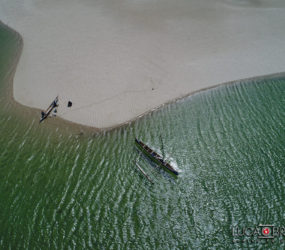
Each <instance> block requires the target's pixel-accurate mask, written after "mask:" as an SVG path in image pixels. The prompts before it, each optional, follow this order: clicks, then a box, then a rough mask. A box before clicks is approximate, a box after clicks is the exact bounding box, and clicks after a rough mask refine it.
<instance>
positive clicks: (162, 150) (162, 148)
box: [159, 135, 165, 160]
mask: <svg viewBox="0 0 285 250" xmlns="http://www.w3.org/2000/svg"><path fill="white" fill-rule="evenodd" d="M159 139H160V144H161V145H160V147H161V153H162V159H163V160H164V159H165V153H164V145H163V140H162V137H161V135H160V136H159Z"/></svg>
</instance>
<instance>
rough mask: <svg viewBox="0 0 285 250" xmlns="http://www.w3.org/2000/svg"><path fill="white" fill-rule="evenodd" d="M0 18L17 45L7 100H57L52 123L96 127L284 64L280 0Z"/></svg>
mask: <svg viewBox="0 0 285 250" xmlns="http://www.w3.org/2000/svg"><path fill="white" fill-rule="evenodd" d="M0 20H1V21H2V22H3V23H5V24H7V25H8V26H9V27H11V28H13V29H15V30H17V31H18V32H19V33H20V34H21V35H22V37H23V41H24V47H23V52H22V55H21V58H20V61H19V64H18V67H17V70H16V74H15V78H14V83H13V84H14V86H13V95H14V99H15V100H16V101H17V102H19V103H21V104H23V105H26V106H29V107H34V108H39V109H45V108H46V107H47V106H48V105H49V104H50V102H51V101H52V100H53V99H54V98H55V96H57V95H58V96H59V104H60V106H59V108H58V116H60V117H61V118H63V119H66V120H69V121H71V122H75V123H79V124H83V125H87V126H91V127H95V128H101V129H105V128H110V127H114V126H118V125H121V124H124V123H126V122H128V121H131V120H133V119H134V118H136V117H138V116H140V115H142V114H144V113H146V112H148V111H150V110H153V109H155V108H157V107H159V106H161V105H163V104H164V103H167V102H169V101H171V100H175V99H177V98H180V97H182V96H186V95H187V94H190V93H193V92H196V91H198V90H199V89H205V88H209V87H211V86H214V85H217V84H218V83H223V82H228V81H233V80H237V79H243V78H248V77H254V76H260V75H266V74H273V73H278V72H284V67H285V56H284V55H285V46H284V42H285V32H284V27H285V1H284V0H272V1H266V0H255V1H253V0H175V1H173V0H116V1H115V0H80V1H77V0H60V1H58V0H49V1H43V0H26V1H22V0H9V1H7V0H0ZM69 100H70V101H72V103H73V106H72V107H71V108H68V107H67V102H68V101H69Z"/></svg>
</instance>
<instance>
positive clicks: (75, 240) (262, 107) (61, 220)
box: [0, 27, 285, 249]
mask: <svg viewBox="0 0 285 250" xmlns="http://www.w3.org/2000/svg"><path fill="white" fill-rule="evenodd" d="M19 44H20V41H19V38H18V37H17V36H16V35H15V34H14V33H12V32H10V31H9V30H7V29H5V28H4V27H1V28H0V61H1V62H0V63H1V66H0V92H1V94H0V107H1V108H0V248H3V249H7V248H8V249H9V248H10V249H19V248H21V249H23V248H28V249H40V248H43V249H56V248H59V249H63V248H64V249H67V248H68V249H75V248H76V249H80V248H87V249H128V248H129V249H153V248H157V249H189V248H190V249H191V248H192V249H201V248H228V249H232V248H238V247H257V248H263V247H274V248H278V247H281V248H282V247H284V245H285V244H284V242H282V237H281V238H280V239H278V240H276V241H275V242H271V241H270V242H266V241H264V242H263V241H259V242H254V243H252V242H249V241H246V242H244V243H242V242H239V243H233V239H234V238H233V236H232V227H233V226H239V227H244V226H250V227H253V226H257V225H259V224H272V225H275V226H285V219H284V218H285V212H284V208H285V205H284V195H285V193H284V192H285V184H284V177H285V170H284V167H285V154H284V152H285V95H284V94H285V78H282V77H279V78H277V77H276V78H270V79H267V80H258V81H247V82H241V83H236V84H232V85H227V86H222V87H218V88H215V89H212V90H209V91H206V92H202V93H200V94H196V95H194V96H191V97H189V98H187V99H185V100H183V101H179V102H177V103H175V104H172V105H168V106H166V107H165V108H163V109H161V110H159V111H157V112H154V113H152V114H150V115H147V116H145V117H144V118H142V119H140V120H138V121H136V122H134V123H132V124H131V125H128V126H125V127H123V128H119V129H117V130H114V131H111V132H106V133H102V134H98V133H95V132H92V131H91V132H90V131H88V132H87V131H83V134H80V135H78V133H77V132H78V131H77V132H76V129H73V128H71V126H69V127H68V126H67V127H66V126H61V125H60V124H61V122H59V123H56V122H53V120H52V119H49V120H48V121H47V122H46V123H45V124H43V125H41V126H39V125H38V118H39V113H38V111H34V110H30V109H28V108H25V107H22V106H19V105H17V104H15V103H14V102H13V101H11V100H10V99H9V98H7V95H8V94H9V93H10V92H9V91H8V90H9V86H10V84H9V82H8V78H9V74H11V68H12V67H11V65H12V63H13V61H14V60H15V56H16V54H17V53H16V52H17V51H18V50H17V48H18V47H19ZM10 90H11V89H10ZM159 135H161V136H162V137H163V138H164V150H165V152H166V157H167V159H168V160H169V161H170V162H171V163H172V164H173V165H174V166H175V167H176V168H177V169H178V170H179V172H180V174H179V176H178V178H172V177H171V176H169V175H168V174H166V173H165V172H164V171H163V170H161V169H159V168H157V167H156V166H154V165H151V164H150V162H148V161H147V159H145V158H143V157H140V158H139V157H138V156H139V154H138V152H137V151H136V150H135V148H134V138H135V136H138V137H139V138H140V139H142V140H143V141H144V142H146V143H147V144H148V145H150V146H151V147H152V148H154V149H156V150H157V151H158V152H160V148H161V142H160V139H159ZM160 153H161V152H160ZM170 156H171V157H170ZM135 159H138V161H139V163H140V165H141V166H142V167H143V168H144V169H145V171H146V172H147V173H148V175H149V176H150V177H151V178H152V180H153V181H154V185H151V184H150V183H149V182H148V181H147V180H146V179H145V178H143V177H142V176H141V175H140V173H139V172H138V171H136V169H135V166H134V163H133V161H134V160H135ZM284 240H285V237H284Z"/></svg>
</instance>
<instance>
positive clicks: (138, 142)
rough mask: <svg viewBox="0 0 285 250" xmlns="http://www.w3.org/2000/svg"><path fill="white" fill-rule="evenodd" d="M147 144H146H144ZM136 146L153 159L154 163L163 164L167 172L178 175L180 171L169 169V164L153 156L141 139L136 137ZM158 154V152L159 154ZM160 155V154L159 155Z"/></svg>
mask: <svg viewBox="0 0 285 250" xmlns="http://www.w3.org/2000/svg"><path fill="white" fill-rule="evenodd" d="M144 145H145V144H144ZM136 146H137V147H138V148H139V149H140V150H141V151H142V152H143V153H144V155H146V156H147V157H148V158H149V159H150V160H152V161H153V162H154V163H156V164H157V165H159V166H161V167H162V168H163V169H165V170H166V171H167V172H169V173H171V174H174V175H178V172H177V171H176V170H174V169H173V168H172V169H169V168H168V167H167V166H165V164H167V163H166V162H164V161H161V160H159V159H157V158H156V157H154V156H152V155H151V154H150V153H149V152H148V151H147V150H146V149H145V148H144V146H143V145H142V144H141V142H140V141H139V140H137V139H136ZM157 155H158V154H157ZM158 156H159V155H158Z"/></svg>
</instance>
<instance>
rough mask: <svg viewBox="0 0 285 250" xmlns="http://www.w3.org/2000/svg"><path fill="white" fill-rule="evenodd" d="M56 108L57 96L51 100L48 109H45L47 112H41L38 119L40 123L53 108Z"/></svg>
mask: <svg viewBox="0 0 285 250" xmlns="http://www.w3.org/2000/svg"><path fill="white" fill-rule="evenodd" d="M56 107H58V96H57V97H56V98H55V99H54V100H53V102H52V103H51V105H49V107H48V108H47V110H46V111H45V112H44V111H42V112H41V115H42V117H41V119H40V123H41V122H42V121H43V120H45V119H46V118H47V117H48V116H49V114H50V113H51V112H52V111H53V109H54V108H56Z"/></svg>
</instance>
